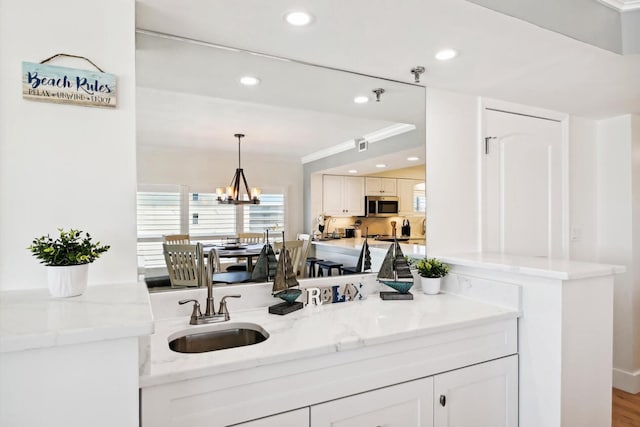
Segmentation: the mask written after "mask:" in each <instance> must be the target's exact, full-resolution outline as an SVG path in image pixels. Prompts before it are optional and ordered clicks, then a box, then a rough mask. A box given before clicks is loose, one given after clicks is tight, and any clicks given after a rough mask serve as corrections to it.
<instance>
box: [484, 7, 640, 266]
mask: <svg viewBox="0 0 640 427" xmlns="http://www.w3.org/2000/svg"><path fill="white" fill-rule="evenodd" d="M638 1H640V0H638ZM480 103H481V109H480V114H481V116H482V117H481V120H480V123H481V129H480V142H481V144H482V143H483V142H484V141H483V140H482V136H483V135H484V132H485V128H486V124H485V121H484V110H485V109H487V108H489V109H494V110H502V111H506V112H513V113H516V114H524V115H528V116H533V117H539V118H542V119H549V120H556V121H558V122H560V125H561V126H562V141H561V142H560V152H561V156H562V160H561V163H562V166H561V167H562V178H561V187H562V188H561V191H562V199H561V200H562V226H561V227H562V230H561V231H560V234H561V241H562V258H564V259H569V255H570V254H569V248H570V232H569V230H570V224H571V217H570V216H569V208H570V199H569V196H570V195H569V180H570V177H569V164H570V163H569V137H570V135H569V118H570V116H569V114H567V113H562V112H559V111H553V110H546V109H544V108H538V107H531V106H529V105H522V104H516V103H513V102H508V101H501V100H498V99H491V98H481V101H480ZM482 167H483V168H482V171H481V177H482V180H483V184H482V185H483V186H484V172H485V171H484V162H482ZM481 196H482V195H481ZM482 200H483V199H482V198H481V199H480V211H483V209H484V206H483V205H482V203H483V201H482ZM481 233H482V234H481V236H482V237H481V241H480V244H481V245H483V244H484V243H483V242H484V239H485V238H486V236H485V235H484V233H485V230H484V227H482V226H481Z"/></svg>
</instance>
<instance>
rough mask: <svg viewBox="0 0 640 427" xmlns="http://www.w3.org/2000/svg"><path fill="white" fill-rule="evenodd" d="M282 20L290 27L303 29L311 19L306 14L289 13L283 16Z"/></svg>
mask: <svg viewBox="0 0 640 427" xmlns="http://www.w3.org/2000/svg"><path fill="white" fill-rule="evenodd" d="M284 19H285V20H286V21H287V22H288V23H289V24H291V25H294V26H296V27H304V26H305V25H309V24H310V23H311V21H312V17H311V15H310V14H308V13H307V12H300V11H297V12H289V13H287V14H286V15H285V16H284Z"/></svg>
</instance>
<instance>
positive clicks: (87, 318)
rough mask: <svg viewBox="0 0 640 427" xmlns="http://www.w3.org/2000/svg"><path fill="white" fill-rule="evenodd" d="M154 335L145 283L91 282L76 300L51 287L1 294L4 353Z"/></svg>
mask: <svg viewBox="0 0 640 427" xmlns="http://www.w3.org/2000/svg"><path fill="white" fill-rule="evenodd" d="M151 333H153V317H152V314H151V303H150V300H149V293H148V292H147V288H146V286H145V285H144V283H142V284H133V283H131V284H118V285H100V286H89V287H87V290H86V291H85V292H84V294H83V295H80V296H77V297H71V298H54V297H51V296H50V295H49V292H48V290H47V289H32V290H25V291H3V292H0V353H7V352H14V351H21V350H31V349H40V348H48V347H59V346H64V345H71V344H83V343H90V342H97V341H104V340H112V339H118V338H125V337H137V336H142V335H149V334H151Z"/></svg>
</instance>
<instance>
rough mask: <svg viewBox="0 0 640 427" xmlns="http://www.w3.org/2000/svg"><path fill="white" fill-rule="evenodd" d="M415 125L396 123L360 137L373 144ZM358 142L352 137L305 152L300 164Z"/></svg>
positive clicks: (350, 146) (331, 153)
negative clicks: (320, 148) (311, 151)
mask: <svg viewBox="0 0 640 427" xmlns="http://www.w3.org/2000/svg"><path fill="white" fill-rule="evenodd" d="M415 128H416V127H415V125H410V124H406V123H396V124H393V125H391V126H387V127H384V128H382V129H378V130H375V131H373V132H370V133H367V134H365V135H362V138H364V139H365V140H367V141H368V142H369V144H373V143H374V142H379V141H383V140H385V139H388V138H391V137H393V136H396V135H401V134H403V133H406V132H410V131H412V130H415ZM357 146H358V143H357V141H356V140H355V138H354V139H349V140H347V141H345V142H342V143H340V144H337V145H334V146H332V147H327V148H324V149H322V150H318V151H316V152H314V153H311V154H307V155H306V156H304V157H302V159H301V161H302V164H305V163H310V162H313V161H316V160H320V159H323V158H325V157H329V156H333V155H334V154H340V153H342V152H344V151H349V150H351V149H353V148H357Z"/></svg>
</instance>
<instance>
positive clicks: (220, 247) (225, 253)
mask: <svg viewBox="0 0 640 427" xmlns="http://www.w3.org/2000/svg"><path fill="white" fill-rule="evenodd" d="M263 247H264V243H240V244H237V245H224V244H208V245H203V249H204V253H205V254H207V253H209V250H211V249H215V250H216V252H217V253H218V256H219V257H220V258H247V271H248V272H252V271H253V257H256V256H258V255H260V251H262V248H263Z"/></svg>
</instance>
